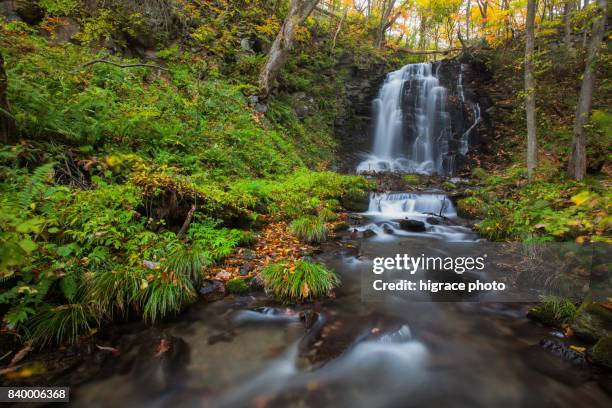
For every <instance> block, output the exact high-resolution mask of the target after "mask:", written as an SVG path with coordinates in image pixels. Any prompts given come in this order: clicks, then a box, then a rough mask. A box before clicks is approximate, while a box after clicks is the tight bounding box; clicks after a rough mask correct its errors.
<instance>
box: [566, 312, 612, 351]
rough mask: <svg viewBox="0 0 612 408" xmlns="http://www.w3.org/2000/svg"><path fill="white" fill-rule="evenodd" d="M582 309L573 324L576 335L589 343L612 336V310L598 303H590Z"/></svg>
mask: <svg viewBox="0 0 612 408" xmlns="http://www.w3.org/2000/svg"><path fill="white" fill-rule="evenodd" d="M581 309H582V310H581V312H580V313H579V314H578V317H576V320H575V321H574V323H572V325H571V328H572V331H573V332H574V335H575V336H576V337H578V338H580V339H582V340H584V341H586V342H589V343H596V342H597V341H598V340H599V339H602V338H604V337H612V311H610V310H607V309H605V308H604V307H603V306H601V305H599V304H597V303H590V304H588V305H586V306H583V307H582V308H581Z"/></svg>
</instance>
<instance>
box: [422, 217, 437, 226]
mask: <svg viewBox="0 0 612 408" xmlns="http://www.w3.org/2000/svg"><path fill="white" fill-rule="evenodd" d="M425 221H427V223H428V224H431V225H440V219H439V218H436V217H427V218H426V219H425Z"/></svg>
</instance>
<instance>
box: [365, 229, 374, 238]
mask: <svg viewBox="0 0 612 408" xmlns="http://www.w3.org/2000/svg"><path fill="white" fill-rule="evenodd" d="M361 235H362V236H363V237H364V238H372V237H375V236H376V232H374V231H372V230H371V229H367V230H365V231H363V233H362V234H361Z"/></svg>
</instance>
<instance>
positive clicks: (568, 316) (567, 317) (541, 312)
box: [529, 296, 578, 326]
mask: <svg viewBox="0 0 612 408" xmlns="http://www.w3.org/2000/svg"><path fill="white" fill-rule="evenodd" d="M529 315H530V316H532V317H533V318H535V319H537V320H539V321H541V322H542V323H544V324H546V325H549V326H561V325H562V324H567V323H571V322H573V321H574V320H575V319H576V316H577V315H578V308H577V307H576V305H575V304H574V303H572V302H571V301H569V300H566V299H561V298H558V297H554V296H548V297H546V298H544V300H543V301H542V302H541V303H540V304H538V305H537V306H534V307H533V308H532V309H531V310H530V311H529Z"/></svg>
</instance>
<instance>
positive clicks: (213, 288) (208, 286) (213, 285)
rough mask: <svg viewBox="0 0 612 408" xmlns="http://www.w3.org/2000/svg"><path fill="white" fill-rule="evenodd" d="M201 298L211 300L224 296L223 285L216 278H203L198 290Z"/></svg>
mask: <svg viewBox="0 0 612 408" xmlns="http://www.w3.org/2000/svg"><path fill="white" fill-rule="evenodd" d="M198 292H200V295H201V296H202V298H203V299H204V300H205V301H207V302H212V301H215V300H219V299H222V298H224V297H225V293H226V292H225V285H224V284H223V283H221V282H219V281H217V280H205V281H204V282H203V283H202V286H200V289H199V290H198Z"/></svg>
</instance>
